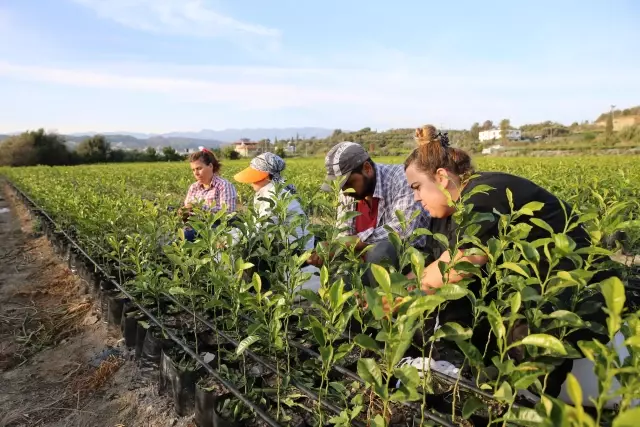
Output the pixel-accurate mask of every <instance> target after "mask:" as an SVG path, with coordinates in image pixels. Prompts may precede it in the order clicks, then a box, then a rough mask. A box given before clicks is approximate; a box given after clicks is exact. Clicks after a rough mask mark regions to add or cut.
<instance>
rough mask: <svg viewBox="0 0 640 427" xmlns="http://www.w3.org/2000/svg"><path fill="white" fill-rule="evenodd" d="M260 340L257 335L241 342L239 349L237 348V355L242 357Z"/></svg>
mask: <svg viewBox="0 0 640 427" xmlns="http://www.w3.org/2000/svg"><path fill="white" fill-rule="evenodd" d="M259 340H260V337H259V336H257V335H251V336H248V337H246V338H245V339H243V340H242V341H240V343H239V344H238V348H236V354H237V355H241V354H242V353H244V352H245V350H246V349H248V348H249V347H250V346H251V344H253V343H255V342H258V341H259Z"/></svg>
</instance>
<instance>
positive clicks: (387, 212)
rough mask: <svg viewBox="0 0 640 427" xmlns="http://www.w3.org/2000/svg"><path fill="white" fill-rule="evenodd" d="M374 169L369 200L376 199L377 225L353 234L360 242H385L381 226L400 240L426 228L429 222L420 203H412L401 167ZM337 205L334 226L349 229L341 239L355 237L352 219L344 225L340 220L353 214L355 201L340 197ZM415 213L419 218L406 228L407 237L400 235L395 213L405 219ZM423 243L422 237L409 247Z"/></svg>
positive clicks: (341, 194)
mask: <svg viewBox="0 0 640 427" xmlns="http://www.w3.org/2000/svg"><path fill="white" fill-rule="evenodd" d="M375 168H376V188H375V190H374V192H373V197H377V198H379V199H380V202H379V204H378V219H377V224H376V227H375V228H369V229H367V230H364V231H361V232H360V233H357V236H358V237H359V238H360V240H361V241H362V242H365V243H368V244H372V243H376V242H379V241H381V240H386V239H387V236H388V234H389V233H388V232H387V230H386V229H385V228H384V226H385V225H388V226H389V227H391V229H393V230H395V231H397V232H398V233H399V234H400V237H401V238H406V237H408V235H410V234H411V233H412V232H413V230H415V229H416V228H427V227H428V225H429V219H430V217H429V213H428V212H427V211H425V210H424V209H423V208H422V205H420V203H418V202H416V201H414V200H413V190H412V189H411V187H410V186H409V183H408V182H407V178H406V176H405V174H404V166H403V165H383V164H376V165H375ZM339 202H340V206H339V208H338V225H339V226H340V227H341V228H342V227H344V226H348V227H349V230H348V231H347V232H345V233H342V235H356V232H355V218H353V219H351V220H350V221H348V222H347V221H344V220H342V218H343V215H344V214H345V213H347V212H354V211H355V210H356V200H355V199H354V198H353V197H351V196H347V195H345V194H343V193H340V199H339ZM416 209H417V210H419V211H420V212H421V214H420V215H418V217H417V218H416V219H414V220H413V221H412V222H411V223H410V224H409V227H408V228H407V235H403V233H402V231H401V230H402V229H401V227H400V220H399V219H398V217H397V216H396V211H397V210H400V211H402V213H404V216H405V218H411V216H412V215H413V213H414V212H415V210H416ZM425 242H426V238H425V236H420V237H419V238H418V239H416V240H415V241H414V242H413V246H415V247H418V248H421V247H423V246H424V244H425Z"/></svg>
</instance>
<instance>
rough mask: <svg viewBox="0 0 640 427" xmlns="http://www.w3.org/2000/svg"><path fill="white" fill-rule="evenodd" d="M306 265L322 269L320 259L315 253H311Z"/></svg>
mask: <svg viewBox="0 0 640 427" xmlns="http://www.w3.org/2000/svg"><path fill="white" fill-rule="evenodd" d="M307 264H310V265H313V266H315V267H318V268H320V267H322V258H320V255H318V253H317V252H313V253H312V254H311V256H310V257H309V258H308V259H307Z"/></svg>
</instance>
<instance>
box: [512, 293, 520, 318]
mask: <svg viewBox="0 0 640 427" xmlns="http://www.w3.org/2000/svg"><path fill="white" fill-rule="evenodd" d="M510 300H511V301H510V302H511V315H512V316H514V315H515V314H516V313H518V312H519V311H520V306H522V295H520V292H514V293H513V294H511V298H510Z"/></svg>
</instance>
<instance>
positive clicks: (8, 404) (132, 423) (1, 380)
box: [0, 185, 195, 427]
mask: <svg viewBox="0 0 640 427" xmlns="http://www.w3.org/2000/svg"><path fill="white" fill-rule="evenodd" d="M1 189H2V191H1V192H0V427H9V426H11V427H18V426H24V427H26V426H29V427H31V426H38V427H43V426H46V427H54V426H55V427H63V426H64V427H85V426H86V427H90V426H91V427H101V426H109V427H116V426H117V427H138V426H140V427H147V426H149V427H156V426H157V427H164V426H176V427H187V426H195V424H193V423H192V422H191V419H190V418H189V419H188V418H179V417H177V415H176V414H175V412H174V411H173V403H172V402H171V401H170V400H169V399H167V398H166V397H164V396H158V393H157V391H156V385H155V384H153V383H151V382H149V381H148V380H146V379H145V378H143V377H142V376H141V374H140V371H139V369H138V367H137V365H136V362H135V361H134V360H132V357H131V355H130V354H129V352H128V351H127V350H126V348H123V346H122V342H121V340H119V337H117V336H116V335H115V334H113V333H110V332H109V331H108V330H107V326H106V325H105V324H104V323H103V322H102V321H100V319H99V316H98V314H97V313H96V311H95V310H94V305H93V303H92V301H91V299H90V297H89V295H88V294H87V289H88V288H87V285H86V284H85V283H84V282H82V280H81V279H79V278H78V277H77V276H75V275H73V274H72V273H71V271H70V270H69V269H68V268H67V267H66V265H65V264H64V263H63V262H62V261H61V260H60V258H59V257H57V256H56V255H55V253H54V252H53V250H52V248H51V247H50V245H49V243H48V242H47V240H46V238H45V237H43V236H41V235H40V234H39V233H37V231H35V230H37V223H35V222H34V221H32V220H31V219H30V218H29V215H28V212H27V211H26V209H25V208H24V207H23V206H22V205H21V204H20V203H19V202H18V201H17V200H15V199H13V198H12V196H11V194H10V192H9V191H8V188H7V187H5V186H4V185H2V187H1ZM105 351H107V352H108V353H112V354H110V355H109V356H104V354H105Z"/></svg>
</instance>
